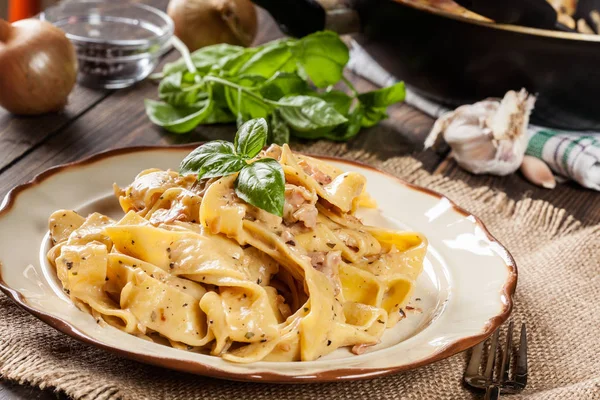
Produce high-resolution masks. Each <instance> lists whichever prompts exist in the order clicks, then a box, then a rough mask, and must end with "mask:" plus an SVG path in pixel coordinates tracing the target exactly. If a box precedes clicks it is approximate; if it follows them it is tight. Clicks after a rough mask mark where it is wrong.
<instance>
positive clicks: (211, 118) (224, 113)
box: [202, 106, 235, 125]
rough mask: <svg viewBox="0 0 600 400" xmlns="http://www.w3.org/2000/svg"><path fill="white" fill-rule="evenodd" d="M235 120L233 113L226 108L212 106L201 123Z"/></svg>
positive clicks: (225, 122) (221, 122) (224, 122)
mask: <svg viewBox="0 0 600 400" xmlns="http://www.w3.org/2000/svg"><path fill="white" fill-rule="evenodd" d="M231 122H235V115H233V114H232V113H231V111H229V109H228V108H221V107H216V106H215V107H213V108H212V110H211V112H210V113H209V114H208V115H207V116H206V118H205V119H204V120H203V121H202V123H203V124H207V125H209V124H228V123H231Z"/></svg>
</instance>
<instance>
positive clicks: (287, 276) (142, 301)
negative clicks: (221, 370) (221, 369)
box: [48, 145, 427, 363]
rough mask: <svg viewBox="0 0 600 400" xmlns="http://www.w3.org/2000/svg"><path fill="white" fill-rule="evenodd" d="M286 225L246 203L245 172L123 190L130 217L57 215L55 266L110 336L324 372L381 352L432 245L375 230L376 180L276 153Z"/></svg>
mask: <svg viewBox="0 0 600 400" xmlns="http://www.w3.org/2000/svg"><path fill="white" fill-rule="evenodd" d="M266 158H271V159H274V160H276V161H277V162H278V163H279V164H280V165H281V168H282V169H283V173H284V176H285V202H284V204H283V213H282V216H277V215H274V214H271V213H269V212H267V211H265V210H263V209H261V208H258V207H255V206H253V205H251V204H249V203H247V202H245V201H244V200H242V199H241V198H240V197H239V196H238V195H237V194H236V189H235V182H236V179H237V176H238V173H233V174H229V175H225V176H221V177H212V178H203V179H198V177H197V176H196V175H193V174H189V175H180V174H179V173H177V172H174V171H171V170H167V171H163V170H158V169H148V170H145V171H142V172H141V173H140V174H139V175H138V176H137V177H135V179H134V181H133V183H131V184H130V185H129V186H127V187H126V188H119V187H117V186H116V185H115V194H116V196H117V197H118V200H119V203H120V205H121V207H122V209H123V212H124V216H123V217H122V218H121V219H120V220H118V221H116V220H113V219H111V218H109V217H107V216H104V215H101V214H99V213H93V214H91V215H89V216H87V217H84V216H81V215H79V214H77V213H76V212H74V211H70V210H59V211H56V212H55V213H53V214H52V215H51V217H50V220H49V228H50V235H51V240H52V244H53V247H52V248H51V250H50V251H49V253H48V259H49V260H50V262H51V263H52V264H53V265H54V266H55V267H56V272H57V276H58V278H59V280H60V281H61V283H62V285H63V288H64V291H65V293H67V294H68V295H69V296H70V298H71V299H72V301H73V302H74V303H75V304H76V305H77V306H78V307H80V308H81V309H83V310H85V311H87V312H89V313H90V314H91V315H92V316H93V317H94V318H96V321H97V322H98V323H100V324H109V325H112V326H114V327H116V328H118V329H121V330H123V331H125V332H127V333H130V334H132V335H136V336H138V337H141V338H144V339H147V340H151V341H155V342H158V343H163V344H167V345H171V346H173V347H175V348H180V349H186V350H189V351H195V352H200V353H207V354H211V355H214V356H220V357H222V358H224V359H226V360H229V361H233V362H240V363H248V362H255V361H259V360H265V361H310V360H316V359H318V358H319V357H321V356H324V355H326V354H328V353H330V352H332V351H334V350H335V349H337V348H340V347H345V346H349V348H351V349H352V351H353V352H354V353H356V354H360V353H362V352H363V351H364V350H365V349H366V348H367V347H368V346H372V345H375V344H377V343H378V341H379V340H380V338H381V336H382V335H383V333H384V331H385V329H386V328H390V327H392V326H394V325H395V324H396V323H398V322H399V321H400V320H401V319H402V318H403V317H404V316H405V314H404V312H403V311H402V309H403V307H404V306H405V305H406V304H407V302H408V301H409V299H410V296H411V293H412V291H413V288H414V286H415V280H416V279H417V277H418V275H419V274H420V273H421V271H422V267H423V259H424V256H425V252H426V249H427V241H426V239H425V237H424V236H423V235H421V234H419V233H414V232H400V231H393V230H388V229H383V228H378V227H373V226H368V225H365V224H363V223H362V222H361V220H360V219H359V218H357V217H356V216H355V212H356V210H357V209H358V208H359V207H362V206H370V207H373V206H374V201H373V200H372V199H371V198H370V197H369V196H368V195H367V194H366V193H365V191H364V187H365V184H366V181H365V177H364V176H362V175H361V174H358V173H356V172H343V171H341V170H339V169H338V168H336V167H334V166H332V165H330V164H328V163H326V162H324V161H322V160H319V159H316V158H311V157H308V156H304V155H300V154H296V153H293V152H292V151H291V150H290V148H289V147H288V146H287V145H284V146H283V147H280V146H277V145H272V146H271V147H269V148H268V149H267V150H263V151H261V152H260V153H259V154H258V155H257V156H256V157H254V158H252V159H248V160H246V161H245V162H246V163H252V162H255V161H257V160H259V159H266Z"/></svg>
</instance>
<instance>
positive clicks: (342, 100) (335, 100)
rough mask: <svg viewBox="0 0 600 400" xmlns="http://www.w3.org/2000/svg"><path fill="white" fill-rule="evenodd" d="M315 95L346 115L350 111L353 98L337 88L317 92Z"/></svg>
mask: <svg viewBox="0 0 600 400" xmlns="http://www.w3.org/2000/svg"><path fill="white" fill-rule="evenodd" d="M317 96H318V97H319V98H321V99H323V100H325V101H326V102H327V104H329V105H330V106H332V107H333V108H335V110H336V111H337V112H339V113H340V114H342V115H347V114H348V113H349V112H350V107H351V106H352V100H353V98H352V97H350V96H348V95H347V94H346V93H344V92H341V91H339V90H331V91H329V92H325V93H318V94H317Z"/></svg>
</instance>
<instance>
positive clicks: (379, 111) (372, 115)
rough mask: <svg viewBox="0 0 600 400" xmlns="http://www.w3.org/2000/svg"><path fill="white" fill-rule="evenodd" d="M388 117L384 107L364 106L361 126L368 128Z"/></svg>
mask: <svg viewBox="0 0 600 400" xmlns="http://www.w3.org/2000/svg"><path fill="white" fill-rule="evenodd" d="M387 117H388V115H387V112H386V110H385V108H378V107H364V109H363V119H362V126H363V127H365V128H370V127H372V126H375V125H376V124H377V123H378V122H379V121H381V120H384V119H386V118H387Z"/></svg>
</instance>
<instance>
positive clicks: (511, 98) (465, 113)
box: [425, 89, 535, 175]
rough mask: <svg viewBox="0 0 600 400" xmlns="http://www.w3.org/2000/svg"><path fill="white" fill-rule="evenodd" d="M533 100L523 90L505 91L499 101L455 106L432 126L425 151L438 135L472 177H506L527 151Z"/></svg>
mask: <svg viewBox="0 0 600 400" xmlns="http://www.w3.org/2000/svg"><path fill="white" fill-rule="evenodd" d="M534 103H535V97H534V96H530V95H529V94H528V93H527V91H526V90H525V89H522V90H521V91H520V92H518V93H517V92H514V91H512V90H511V91H509V92H508V93H506V95H505V96H504V98H503V99H502V101H500V100H497V99H487V100H483V101H480V102H478V103H475V104H471V105H464V106H461V107H458V108H457V109H456V110H454V111H451V112H448V113H446V114H444V115H442V116H441V117H440V118H439V119H438V120H437V121H436V122H435V124H434V125H433V128H432V130H431V132H430V133H429V136H428V137H427V140H426V141H425V148H429V147H435V146H436V144H438V143H439V142H440V136H443V139H444V140H445V141H446V143H448V145H449V146H450V147H451V148H452V156H453V157H454V158H455V159H456V162H457V163H458V165H460V166H461V167H463V168H464V169H466V170H468V171H470V172H472V173H474V174H486V173H487V174H494V175H508V174H511V173H513V172H515V171H516V170H517V169H518V168H519V166H520V165H521V162H522V161H523V156H524V155H525V150H526V149H527V140H528V139H527V134H526V133H527V125H528V124H529V115H530V114H531V110H532V109H533V105H534Z"/></svg>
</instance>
